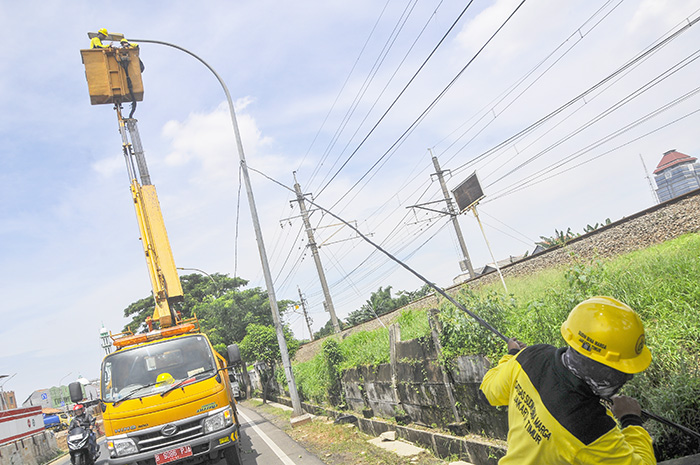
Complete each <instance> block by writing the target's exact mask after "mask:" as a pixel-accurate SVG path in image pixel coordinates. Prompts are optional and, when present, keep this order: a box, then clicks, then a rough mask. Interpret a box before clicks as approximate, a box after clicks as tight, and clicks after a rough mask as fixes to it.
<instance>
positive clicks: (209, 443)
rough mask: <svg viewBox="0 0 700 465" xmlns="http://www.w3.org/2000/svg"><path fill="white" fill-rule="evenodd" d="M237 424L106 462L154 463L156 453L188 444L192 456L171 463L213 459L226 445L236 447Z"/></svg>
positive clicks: (188, 462)
mask: <svg viewBox="0 0 700 465" xmlns="http://www.w3.org/2000/svg"><path fill="white" fill-rule="evenodd" d="M239 440H240V437H239V425H237V424H236V423H234V424H233V425H231V426H229V427H227V428H224V429H221V430H218V431H215V432H213V433H210V434H206V435H203V436H199V437H197V438H192V439H189V440H185V441H182V442H178V443H175V444H171V445H168V446H165V447H161V448H159V449H155V450H151V451H148V452H139V453H136V454H130V455H125V456H123V457H108V458H107V460H106V463H108V464H109V465H126V464H134V463H139V464H141V463H144V464H149V465H150V464H155V456H156V455H157V454H160V453H163V452H167V451H169V450H173V449H176V448H178V447H184V446H190V447H191V448H192V456H191V457H186V458H183V459H178V460H176V461H173V462H172V463H173V464H175V465H180V464H185V463H187V464H190V463H199V462H201V461H203V460H214V459H216V458H217V457H219V455H220V454H221V452H222V451H223V450H224V449H226V448H228V447H238V446H239V445H238V441H239Z"/></svg>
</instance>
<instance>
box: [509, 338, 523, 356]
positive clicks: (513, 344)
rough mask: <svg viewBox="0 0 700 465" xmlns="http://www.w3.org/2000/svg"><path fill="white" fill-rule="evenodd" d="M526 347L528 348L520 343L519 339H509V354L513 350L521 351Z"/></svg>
mask: <svg viewBox="0 0 700 465" xmlns="http://www.w3.org/2000/svg"><path fill="white" fill-rule="evenodd" d="M525 347H527V344H525V343H524V342H520V341H518V338H516V337H511V338H510V339H508V352H510V351H511V350H513V349H515V350H518V351H520V350H522V349H524V348H525Z"/></svg>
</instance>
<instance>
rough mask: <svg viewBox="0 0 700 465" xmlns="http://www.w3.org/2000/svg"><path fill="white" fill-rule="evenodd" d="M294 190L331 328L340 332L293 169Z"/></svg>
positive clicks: (312, 231)
mask: <svg viewBox="0 0 700 465" xmlns="http://www.w3.org/2000/svg"><path fill="white" fill-rule="evenodd" d="M293 174H294V190H295V191H296V193H297V200H296V201H297V202H299V209H300V210H301V217H302V218H303V220H304V226H305V227H306V235H307V236H308V238H309V248H310V249H311V254H312V255H313V257H314V263H316V271H317V272H318V279H319V280H320V281H321V287H322V288H323V297H324V298H325V301H324V302H323V305H324V307H325V309H326V311H327V312H328V313H330V314H331V322H332V323H333V330H334V331H335V332H336V333H339V332H340V325H339V324H338V318H337V317H336V316H335V308H334V307H333V299H331V293H330V291H329V290H328V283H327V282H326V275H325V273H324V271H323V265H322V264H321V256H320V255H319V254H318V246H317V245H316V240H315V239H314V230H313V228H312V227H311V221H310V220H309V213H308V211H307V210H306V203H304V194H302V193H301V186H300V185H299V182H297V172H296V171H294V172H293Z"/></svg>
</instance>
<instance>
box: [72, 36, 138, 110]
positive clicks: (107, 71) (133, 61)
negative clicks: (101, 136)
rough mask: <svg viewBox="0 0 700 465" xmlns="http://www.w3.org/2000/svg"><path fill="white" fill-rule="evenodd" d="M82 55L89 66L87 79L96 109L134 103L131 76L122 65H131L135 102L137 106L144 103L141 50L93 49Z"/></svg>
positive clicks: (91, 99) (87, 66)
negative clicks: (103, 106) (101, 106)
mask: <svg viewBox="0 0 700 465" xmlns="http://www.w3.org/2000/svg"><path fill="white" fill-rule="evenodd" d="M80 54H81V55H82V57H83V64H84V65H85V77H86V78H87V82H88V89H89V91H90V103H91V104H92V105H102V104H105V103H117V104H119V103H125V102H131V101H132V98H131V94H130V92H129V86H128V83H127V73H126V72H125V71H124V68H123V67H122V64H121V63H123V62H128V66H127V70H128V77H130V78H131V85H132V89H133V92H134V99H135V100H136V101H137V102H140V101H142V100H143V81H142V80H141V62H140V60H139V49H138V48H113V49H109V48H105V49H102V48H93V49H86V50H81V51H80Z"/></svg>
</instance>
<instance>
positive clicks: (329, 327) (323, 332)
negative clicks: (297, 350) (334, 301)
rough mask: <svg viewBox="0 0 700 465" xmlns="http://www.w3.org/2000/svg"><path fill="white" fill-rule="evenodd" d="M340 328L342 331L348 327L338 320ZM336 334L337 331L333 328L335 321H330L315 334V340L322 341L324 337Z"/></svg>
mask: <svg viewBox="0 0 700 465" xmlns="http://www.w3.org/2000/svg"><path fill="white" fill-rule="evenodd" d="M338 326H340V330H341V331H342V330H344V329H345V328H346V327H347V325H346V324H345V323H343V321H342V320H338ZM334 332H335V329H334V328H333V321H331V320H330V319H329V320H328V321H326V324H325V325H323V326H322V327H321V329H319V330H318V331H316V332H315V333H314V340H315V339H320V338H322V337H326V336H330V335H331V334H333V333H334Z"/></svg>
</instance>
